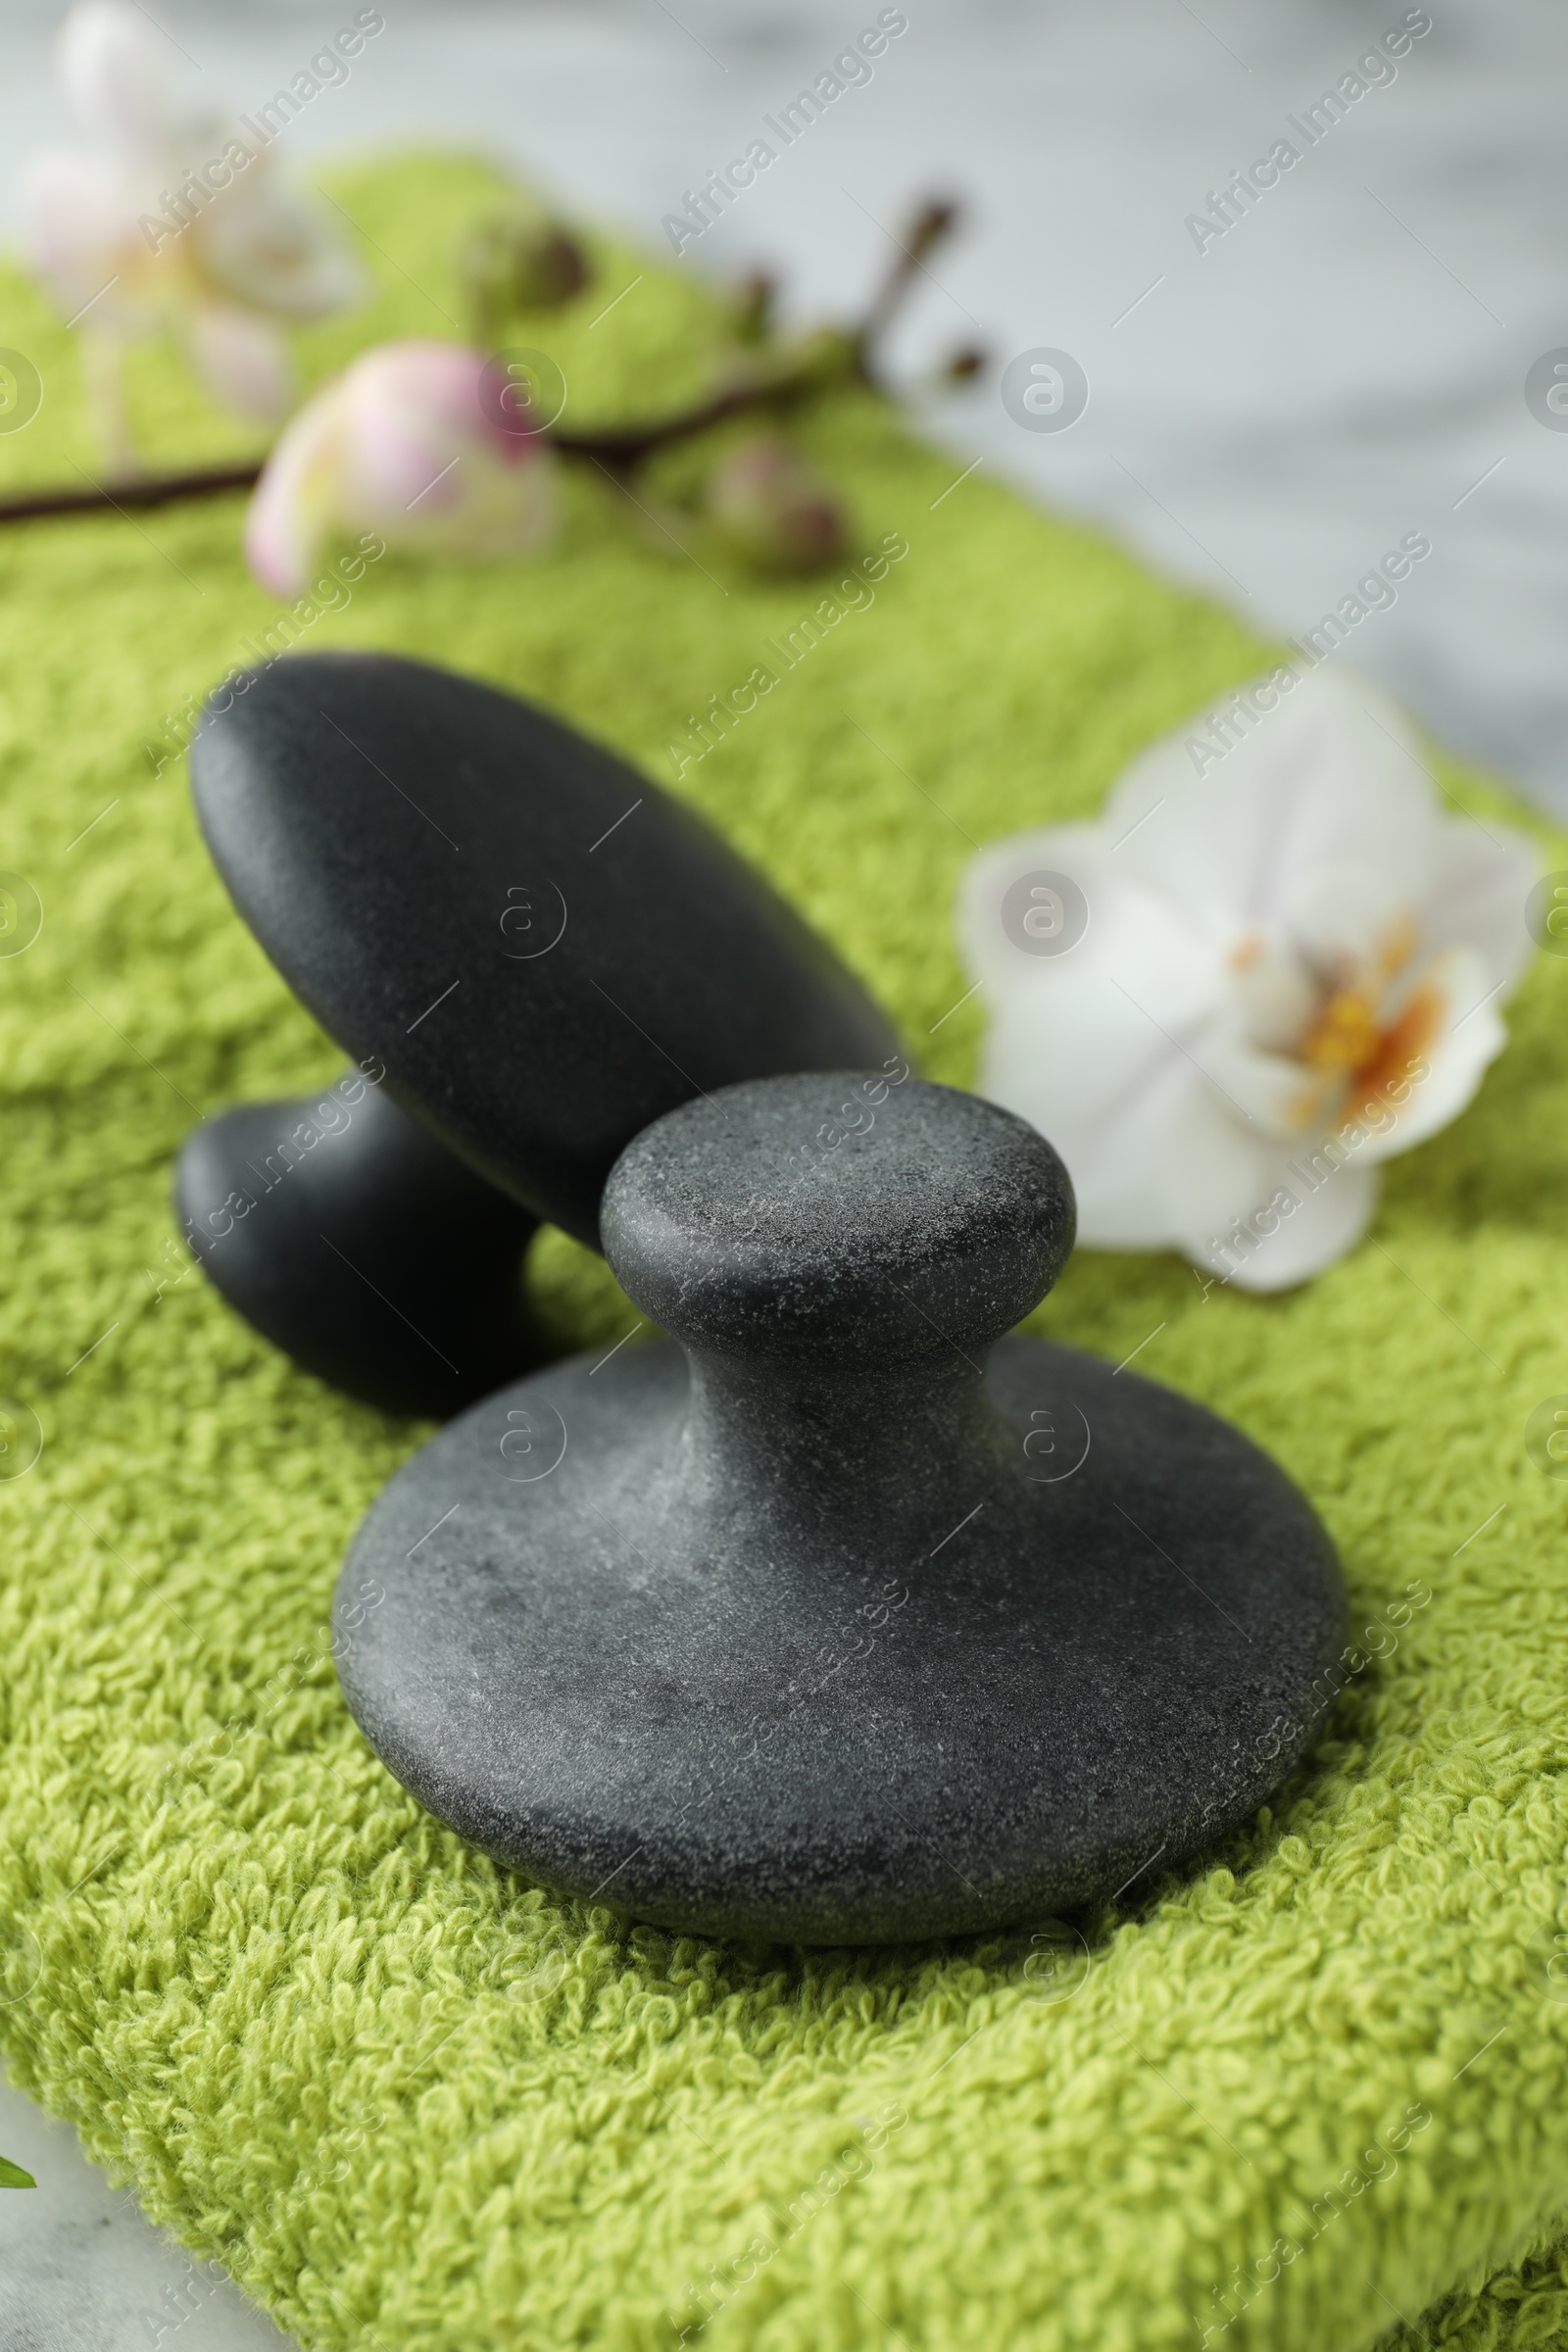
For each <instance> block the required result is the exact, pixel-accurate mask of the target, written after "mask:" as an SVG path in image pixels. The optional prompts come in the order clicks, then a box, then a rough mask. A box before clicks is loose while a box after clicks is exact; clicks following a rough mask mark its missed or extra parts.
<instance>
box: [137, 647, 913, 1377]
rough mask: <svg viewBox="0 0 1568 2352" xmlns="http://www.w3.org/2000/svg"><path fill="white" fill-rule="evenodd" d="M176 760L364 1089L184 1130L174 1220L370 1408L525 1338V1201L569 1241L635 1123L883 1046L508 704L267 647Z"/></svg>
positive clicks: (861, 1005) (261, 921)
mask: <svg viewBox="0 0 1568 2352" xmlns="http://www.w3.org/2000/svg"><path fill="white" fill-rule="evenodd" d="M191 779H192V785H193V789H194V792H195V798H196V808H197V813H198V815H199V817H200V819H201V824H202V829H203V831H204V833H205V835H206V838H207V843H208V846H209V848H210V849H211V851H212V854H213V858H214V859H215V861H216V863H217V865H218V868H219V871H220V872H221V875H222V877H223V880H224V881H225V883H226V884H227V886H228V889H229V892H230V895H231V896H232V898H233V900H234V903H235V905H236V907H238V909H239V911H240V913H241V914H242V915H243V917H244V918H245V920H246V922H247V923H248V924H249V925H250V927H251V929H252V930H253V931H254V932H255V934H256V936H257V938H258V939H259V940H260V942H261V944H262V946H263V947H264V948H265V950H266V951H267V953H268V955H269V956H270V957H271V959H272V961H273V963H275V964H276V966H277V968H278V970H279V971H280V972H281V973H282V975H283V977H284V978H285V979H286V980H287V981H288V983H289V985H290V986H291V987H292V988H293V989H294V991H295V993H296V994H297V995H298V996H299V997H300V998H301V999H302V1000H303V1001H304V1003H305V1004H306V1005H308V1006H309V1007H310V1009H311V1010H312V1011H313V1012H314V1013H315V1014H316V1016H317V1018H318V1019H319V1021H320V1023H321V1025H322V1027H323V1028H324V1029H325V1030H326V1031H327V1032H328V1034H329V1035H330V1036H331V1037H332V1038H334V1039H335V1040H336V1042H337V1043H338V1044H339V1045H340V1046H342V1047H344V1048H346V1049H347V1051H348V1052H349V1053H350V1054H352V1055H353V1056H354V1058H355V1061H356V1063H357V1064H358V1065H359V1067H360V1070H361V1072H362V1073H363V1072H365V1071H370V1072H371V1073H372V1074H374V1075H375V1076H376V1077H377V1079H378V1081H379V1080H382V1079H384V1085H382V1084H378V1085H377V1088H376V1089H375V1091H374V1095H373V1097H370V1098H368V1099H367V1100H366V1101H364V1102H363V1103H360V1105H359V1106H358V1107H354V1106H352V1105H351V1106H349V1107H350V1116H349V1117H347V1118H346V1119H340V1118H339V1115H338V1112H337V1110H336V1108H334V1106H333V1105H334V1090H331V1089H328V1090H327V1093H326V1094H325V1095H324V1096H322V1097H305V1098H302V1099H301V1100H300V1102H299V1103H268V1104H261V1105H255V1104H252V1105H246V1106H244V1107H242V1108H241V1109H239V1110H236V1111H232V1112H229V1113H226V1114H225V1115H224V1116H223V1117H222V1118H221V1119H218V1120H216V1121H214V1122H212V1123H211V1124H210V1125H209V1126H207V1127H205V1128H202V1129H199V1130H198V1131H197V1132H196V1134H195V1135H193V1136H192V1137H191V1139H190V1140H189V1142H188V1143H187V1145H186V1147H185V1151H184V1153H183V1155H182V1159H181V1165H180V1168H179V1172H178V1176H177V1180H176V1195H177V1199H178V1203H179V1208H180V1213H181V1216H182V1218H183V1219H184V1221H185V1224H186V1229H187V1231H188V1233H189V1234H190V1236H191V1240H192V1244H193V1246H194V1248H195V1249H196V1250H197V1252H198V1254H199V1255H200V1256H201V1257H202V1259H203V1262H204V1263H205V1265H206V1267H207V1270H208V1272H209V1274H210V1275H211V1276H212V1278H213V1280H214V1281H215V1282H216V1283H217V1285H218V1287H219V1288H220V1289H221V1291H222V1292H223V1294H224V1296H225V1297H226V1298H227V1299H229V1300H230V1302H231V1303H232V1304H233V1305H234V1306H236V1307H237V1308H238V1309H239V1311H240V1312H241V1313H242V1314H244V1315H245V1316H247V1317H248V1319H249V1320H250V1321H251V1322H252V1323H253V1324H254V1325H255V1326H256V1327H257V1328H258V1329H259V1330H260V1331H262V1332H264V1333H265V1334H266V1335H267V1336H268V1337H269V1338H270V1339H272V1340H273V1341H275V1342H276V1343H277V1344H278V1345H279V1346H281V1347H283V1348H286V1349H287V1350H288V1351H289V1352H290V1353H291V1354H292V1355H294V1356H295V1358H296V1359H297V1360H298V1361H299V1362H301V1363H302V1364H305V1365H306V1366H307V1367H308V1368H309V1369H310V1370H312V1371H315V1372H318V1373H320V1374H321V1375H323V1376H324V1377H325V1378H327V1379H330V1380H334V1381H336V1382H337V1383H338V1384H339V1385H340V1386H342V1387H344V1388H346V1389H349V1390H351V1391H353V1392H354V1393H355V1394H357V1395H359V1396H362V1397H369V1398H370V1399H371V1400H372V1401H374V1402H376V1403H381V1404H388V1405H393V1406H397V1407H401V1408H402V1409H404V1410H409V1411H417V1412H428V1413H434V1414H438V1415H439V1414H443V1413H450V1412H452V1411H454V1410H456V1409H457V1408H458V1407H460V1406H461V1405H463V1404H466V1403H467V1402H469V1401H471V1399H472V1398H473V1397H477V1396H481V1395H483V1394H484V1393H485V1392H486V1390H487V1389H489V1388H491V1387H493V1386H494V1385H495V1384H496V1382H497V1381H499V1380H503V1379H507V1378H510V1377H512V1376H514V1375H515V1373H517V1372H519V1371H521V1370H524V1369H526V1368H527V1366H528V1365H529V1364H530V1362H533V1361H536V1360H537V1358H538V1354H539V1352H540V1348H539V1344H538V1342H537V1340H536V1338H535V1336H534V1335H533V1333H532V1331H531V1329H530V1326H529V1322H528V1318H527V1315H526V1312H525V1310H524V1307H523V1305H522V1303H521V1301H520V1300H519V1297H518V1293H519V1285H520V1274H519V1261H520V1257H521V1252H522V1247H523V1244H524V1242H525V1241H526V1240H527V1238H528V1236H529V1234H530V1233H531V1232H532V1230H533V1226H534V1223H535V1221H536V1220H537V1219H539V1218H541V1217H542V1218H548V1219H549V1220H550V1221H551V1222H553V1223H555V1224H557V1225H562V1226H564V1227H565V1229H566V1231H567V1232H568V1233H572V1234H575V1235H576V1237H577V1238H578V1239H579V1240H580V1241H584V1242H587V1243H589V1244H591V1245H594V1246H597V1243H598V1238H599V1200H600V1195H601V1193H602V1191H603V1189H604V1183H605V1179H606V1177H607V1176H608V1175H609V1173H610V1170H611V1168H612V1166H613V1164H614V1161H615V1158H616V1156H617V1154H618V1153H619V1152H622V1151H623V1150H624V1149H625V1147H626V1145H627V1144H629V1143H630V1142H631V1140H632V1138H633V1137H634V1136H636V1135H638V1134H639V1133H640V1132H641V1131H642V1129H643V1128H644V1127H646V1126H647V1125H648V1124H649V1122H650V1121H651V1120H653V1119H657V1118H659V1117H660V1116H661V1115H662V1113H663V1112H665V1111H667V1110H671V1109H673V1108H674V1107H675V1105H676V1104H678V1103H684V1102H686V1101H688V1100H690V1099H691V1098H692V1097H693V1096H697V1095H702V1094H711V1093H712V1092H713V1091H714V1089H715V1088H718V1087H723V1086H727V1085H730V1084H732V1083H733V1082H734V1081H736V1080H737V1079H742V1078H751V1077H763V1076H769V1075H771V1074H773V1073H775V1072H780V1071H797V1070H816V1069H832V1068H837V1067H841V1066H843V1065H844V1064H845V1063H852V1062H853V1063H864V1062H881V1061H882V1060H884V1059H885V1058H888V1057H891V1056H892V1055H893V1054H895V1051H896V1040H895V1037H894V1034H893V1031H892V1030H891V1028H890V1027H889V1025H888V1023H887V1021H886V1019H885V1018H884V1017H883V1015H882V1013H881V1012H880V1011H879V1010H878V1009H877V1007H876V1006H875V1005H873V1004H872V1003H871V1001H870V999H869V998H868V997H867V995H866V994H865V991H864V990H863V989H862V988H861V987H860V985H859V983H858V981H856V980H855V979H854V978H853V977H852V975H851V974H850V973H849V972H848V971H847V970H846V969H845V967H844V965H843V964H842V963H841V962H840V961H839V960H838V958H837V957H836V956H834V955H833V954H832V952H831V951H830V950H829V949H828V948H827V947H825V946H824V945H823V943H822V942H821V941H820V940H819V939H817V938H816V937H815V936H814V935H813V934H812V933H811V932H810V931H809V930H808V929H807V927H806V925H805V924H804V923H803V922H802V921H801V920H800V918H799V917H798V916H797V915H796V914H795V913H794V912H793V911H792V910H791V908H790V907H787V906H786V905H785V903H784V902H783V901H782V900H781V899H780V898H779V897H778V896H777V894H776V893H775V892H774V891H773V890H771V889H770V888H769V886H768V884H767V883H766V882H765V881H764V880H763V879H762V878H761V876H760V874H758V873H756V872H755V871H754V870H753V869H752V868H751V867H750V866H748V865H747V864H746V863H745V862H744V860H743V859H741V858H739V857H738V856H737V855H736V854H735V852H734V851H732V850H731V849H729V848H728V846H727V845H726V844H725V843H724V842H723V841H722V840H720V838H719V837H718V835H717V834H715V833H714V832H712V831H711V828H710V827H708V826H707V825H705V824H704V823H703V822H702V820H701V819H700V818H698V817H696V816H695V815H693V814H692V813H691V812H690V811H689V810H687V809H683V808H682V807H681V806H680V805H679V804H678V803H677V802H675V801H673V800H671V799H670V798H669V797H668V796H667V795H666V794H664V793H662V792H661V791H660V789H659V787H658V786H657V785H656V784H653V783H651V782H650V781H649V779H648V778H647V777H646V776H642V775H639V774H637V773H636V771H635V770H633V769H632V768H629V767H628V766H626V765H625V763H624V762H623V761H621V760H617V759H615V758H614V757H613V755H612V754H611V753H609V752H607V751H605V750H604V749H603V748H602V747H600V746H599V745H596V744H592V743H589V742H588V741H586V740H585V738H583V737H582V736H580V735H578V734H575V733H574V732H573V731H572V730H571V729H570V728H569V727H565V726H563V725H562V724H561V723H560V722H559V721H558V720H556V719H553V718H551V717H549V716H548V715H547V714H546V713H545V712H544V711H539V710H536V709H534V708H533V707H532V706H531V705H529V704H527V703H524V702H521V701H519V700H517V699H516V698H515V696H512V695H507V694H500V693H497V692H495V691H494V690H493V689H492V688H490V687H487V686H481V685H477V684H475V683H474V682H473V681H472V680H471V679H467V678H461V677H458V676H455V675H453V674H452V673H451V672H449V671H445V670H438V669H431V668H427V667H426V666H424V665H423V664H422V663H419V662H405V661H401V660H397V659H394V658H393V657H391V656H386V655H376V654H328V655H303V656H295V657H290V658H288V659H287V660H284V661H282V662H276V663H274V664H272V665H271V666H270V667H268V668H266V669H262V670H256V671H252V672H250V673H249V674H248V675H247V676H244V677H242V678H240V679H238V680H236V681H234V682H233V683H232V684H231V685H230V686H228V687H225V688H224V690H223V692H222V695H221V697H220V698H218V699H216V700H215V702H214V704H213V705H211V706H210V707H209V710H208V711H207V713H206V714H205V716H204V719H203V722H202V726H201V729H200V731H199V733H198V735H197V738H196V741H195V743H194V745H193V747H192V752H191ZM353 1083H354V1082H353V1081H352V1079H351V1082H350V1084H351V1085H352V1084H353ZM343 1092H344V1089H343V1088H341V1087H340V1088H339V1089H337V1090H335V1097H336V1099H337V1100H341V1097H342V1095H343ZM359 1092H360V1094H361V1095H362V1096H363V1095H364V1094H365V1089H363V1088H361V1089H360V1090H359ZM399 1105H402V1108H401V1109H400V1108H399V1107H398V1106H399ZM318 1112H319V1113H320V1115H318ZM416 1121H417V1127H416V1126H415V1122H416ZM451 1154H456V1157H457V1160H458V1161H459V1162H461V1163H462V1164H461V1165H457V1166H449V1165H447V1164H446V1163H447V1159H448V1157H449V1155H451Z"/></svg>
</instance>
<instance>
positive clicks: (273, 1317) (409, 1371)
mask: <svg viewBox="0 0 1568 2352" xmlns="http://www.w3.org/2000/svg"><path fill="white" fill-rule="evenodd" d="M174 1200H175V1206H176V1209H177V1211H178V1214H179V1218H180V1221H181V1224H182V1225H183V1227H184V1229H185V1232H186V1235H187V1237H188V1239H189V1242H190V1246H191V1248H192V1249H193V1250H194V1251H195V1252H196V1254H197V1256H198V1257H199V1258H200V1259H201V1261H202V1264H203V1266H204V1267H205V1268H206V1270H207V1273H208V1275H209V1277H210V1278H211V1280H212V1281H213V1283H214V1284H215V1285H216V1286H217V1288H218V1289H219V1290H220V1291H221V1293H222V1295H223V1297H224V1298H225V1299H227V1300H228V1303H229V1304H230V1305H231V1306H233V1307H235V1308H236V1309H237V1310H238V1311H239V1313H240V1314H242V1315H243V1316H244V1317H245V1319H246V1321H247V1322H248V1323H250V1324H251V1325H252V1326H253V1328H254V1329H255V1330H257V1331H259V1332H260V1333H261V1334H262V1335H263V1337H264V1338H265V1339H269V1340H270V1341H271V1342H272V1344H273V1346H274V1347H277V1348H283V1349H284V1350H285V1351H286V1352H287V1353H288V1354H289V1355H291V1356H292V1357H293V1359H294V1361H295V1362H296V1363H297V1364H300V1365H302V1366H303V1367H304V1369H305V1370H306V1371H307V1372H314V1373H315V1374H316V1375H317V1377H318V1378H319V1379H320V1380H325V1381H329V1382H330V1383H331V1384H332V1386H333V1387H334V1388H339V1389H344V1390H346V1391H347V1392H348V1394H349V1395H350V1396H351V1397H361V1398H363V1399H364V1401H365V1402H366V1403H368V1404H375V1405H379V1406H381V1407H382V1409H383V1410H384V1411H387V1412H394V1413H418V1414H420V1415H426V1416H428V1417H430V1418H432V1419H435V1420H447V1419H449V1418H450V1417H451V1415H452V1414H454V1413H456V1412H459V1411H461V1409H462V1408H463V1407H464V1406H465V1405H467V1404H472V1403H473V1402H474V1400H475V1399H476V1398H477V1397H484V1396H488V1394H489V1393H490V1391H491V1390H492V1389H496V1388H499V1387H500V1386H501V1384H502V1382H503V1381H508V1380H515V1379H516V1377H517V1376H518V1374H519V1373H522V1372H525V1371H527V1370H528V1369H529V1368H530V1367H532V1366H534V1365H536V1364H539V1363H542V1362H543V1361H544V1360H545V1359H546V1357H547V1355H548V1353H549V1352H550V1350H549V1349H548V1348H546V1346H545V1345H544V1343H543V1341H542V1339H541V1336H540V1333H539V1331H538V1329H537V1328H536V1326H535V1325H534V1323H533V1321H532V1319H531V1317H530V1316H529V1313H528V1310H527V1305H526V1302H525V1300H524V1297H523V1289H522V1253H523V1250H524V1249H525V1248H526V1246H527V1244H528V1242H529V1240H530V1239H531V1237H532V1235H533V1234H534V1233H535V1232H536V1231H537V1230H538V1221H537V1219H536V1218H534V1217H532V1216H530V1215H529V1213H528V1211H527V1210H526V1209H525V1208H522V1207H520V1206H519V1205H518V1203H517V1202H516V1201H514V1200H512V1199H511V1198H510V1197H509V1196H508V1195H507V1194H505V1193H501V1192H498V1191H497V1190H496V1188H495V1186H494V1185H492V1184H487V1183H486V1182H485V1180H484V1178H483V1177H482V1176H477V1175H475V1174H474V1172H473V1171H472V1169H470V1168H468V1167H466V1165H465V1164H464V1162H463V1161H462V1160H460V1159H458V1158H457V1157H456V1156H455V1154H454V1153H452V1152H449V1151H448V1150H447V1149H446V1146H445V1145H444V1144H440V1143H437V1141H436V1139H435V1137H434V1136H433V1135H431V1134H429V1133H428V1132H427V1131H426V1130H425V1129H424V1128H423V1127H421V1126H420V1125H419V1123H418V1121H417V1119H412V1118H410V1116H409V1114H408V1112H407V1111H405V1110H401V1109H400V1108H399V1107H398V1105H397V1103H394V1102H393V1101H392V1100H391V1098H390V1096H389V1095H388V1094H387V1092H386V1090H385V1087H384V1085H383V1084H382V1083H381V1082H380V1075H379V1072H378V1069H377V1066H376V1065H374V1064H372V1065H371V1068H370V1071H369V1073H367V1072H366V1071H363V1070H351V1071H349V1072H348V1074H347V1075H346V1076H345V1077H343V1078H340V1079H338V1080H337V1081H336V1082H335V1083H333V1084H332V1085H330V1086H326V1087H323V1088H321V1089H320V1090H319V1092H317V1093H316V1094H313V1095H301V1096H297V1097H295V1098H294V1099H293V1100H291V1101H283V1102H270V1103H245V1104H243V1105H241V1107H240V1108H238V1109H236V1110H229V1111H225V1112H223V1114H222V1115H221V1117H220V1118H216V1119H210V1120H208V1121H207V1122H206V1123H205V1124H204V1125H202V1126H200V1127H198V1128H197V1129H196V1130H195V1132H194V1133H193V1134H191V1135H190V1136H188V1137H187V1138H186V1141H185V1144H184V1146H183V1148H182V1150H181V1152H180V1155H179V1162H178V1167H177V1170H176V1173H175V1179H174Z"/></svg>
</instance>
